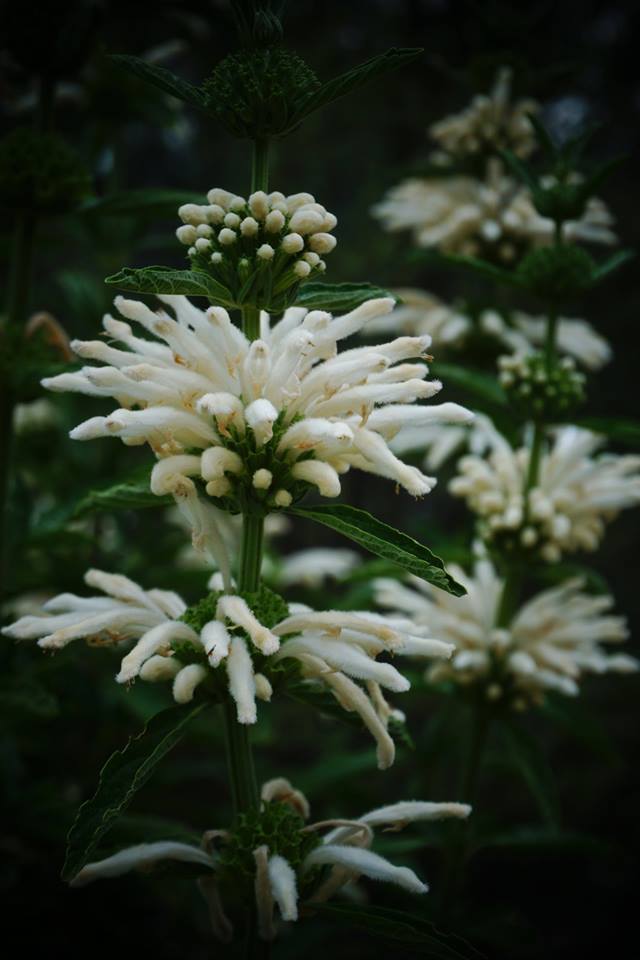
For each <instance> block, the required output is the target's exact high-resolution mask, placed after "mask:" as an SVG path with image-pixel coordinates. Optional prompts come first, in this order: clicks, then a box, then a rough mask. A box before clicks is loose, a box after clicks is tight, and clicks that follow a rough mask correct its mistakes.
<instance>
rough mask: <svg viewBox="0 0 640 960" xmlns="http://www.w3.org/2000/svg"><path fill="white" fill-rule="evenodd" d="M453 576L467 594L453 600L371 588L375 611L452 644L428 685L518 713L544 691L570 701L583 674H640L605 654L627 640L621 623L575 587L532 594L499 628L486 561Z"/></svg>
mask: <svg viewBox="0 0 640 960" xmlns="http://www.w3.org/2000/svg"><path fill="white" fill-rule="evenodd" d="M452 573H453V574H454V576H455V577H456V579H457V580H459V581H460V583H462V584H463V585H464V586H465V587H466V589H467V594H466V596H464V597H462V598H460V599H455V598H453V597H450V596H449V595H448V594H446V593H445V592H444V591H442V590H439V589H438V588H437V587H436V588H433V587H431V586H430V585H429V584H426V583H424V582H423V581H421V580H418V579H417V578H411V580H410V581H409V583H408V584H403V583H400V582H399V581H397V580H388V579H381V580H378V581H377V582H376V585H375V592H376V599H377V601H378V603H379V604H380V605H381V606H383V607H385V608H391V609H392V610H394V611H400V612H401V613H403V614H404V615H406V616H409V617H410V618H411V619H412V620H413V621H414V623H415V624H416V626H421V627H424V628H427V629H429V630H430V631H433V632H434V633H435V634H437V636H439V637H442V638H444V639H447V640H449V641H451V643H454V644H455V647H456V652H455V654H454V656H453V657H452V659H451V660H450V661H449V662H448V663H447V664H437V665H435V666H433V667H432V668H430V669H429V670H428V672H427V676H428V678H429V679H430V680H432V681H434V682H437V681H440V680H448V681H453V682H455V683H459V684H463V685H465V684H474V683H475V684H480V685H481V686H482V687H483V688H484V691H485V695H486V696H487V698H488V699H489V700H504V702H505V703H508V704H509V705H510V706H513V707H515V708H516V709H518V708H523V707H524V706H527V705H528V704H530V703H532V702H533V703H539V702H540V700H541V699H542V696H543V695H544V691H545V690H555V691H558V692H560V693H563V694H567V695H569V696H574V695H576V694H577V693H578V680H579V679H580V676H581V674H582V673H583V672H584V671H586V672H593V673H604V672H606V671H609V670H611V671H619V672H622V673H627V672H630V671H635V670H637V669H638V666H640V664H638V662H637V661H636V660H635V659H634V658H633V657H630V656H628V655H627V654H621V653H618V654H608V653H607V652H606V651H605V650H604V649H603V647H601V644H603V643H604V644H608V643H618V642H620V641H623V640H625V639H626V637H627V635H628V634H627V629H626V624H625V620H624V618H623V617H616V616H611V615H610V614H609V612H608V611H609V610H610V608H611V606H612V605H613V599H612V598H611V597H609V596H606V595H599V596H594V595H591V594H588V593H585V592H584V590H583V584H582V583H581V581H580V580H577V579H575V580H569V581H567V582H565V583H563V584H562V585H561V586H559V587H554V588H552V589H549V590H545V591H543V592H542V593H539V594H537V595H536V596H534V597H533V599H531V600H529V601H528V602H527V603H525V604H524V605H523V606H522V607H521V608H520V609H519V610H518V611H517V613H516V614H515V615H514V617H513V619H512V620H511V622H510V623H509V624H507V625H506V626H499V625H498V610H499V607H500V601H501V598H502V591H503V587H504V584H503V580H502V578H501V577H500V576H499V575H498V573H497V572H496V570H495V569H494V567H493V566H492V564H491V563H490V561H489V560H488V559H481V560H479V561H478V562H477V563H476V565H475V569H474V572H473V575H472V576H469V575H467V574H466V573H465V572H464V571H463V570H461V569H455V570H454V569H453V567H452Z"/></svg>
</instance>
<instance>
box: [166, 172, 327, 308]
mask: <svg viewBox="0 0 640 960" xmlns="http://www.w3.org/2000/svg"><path fill="white" fill-rule="evenodd" d="M207 200H208V204H205V205H202V206H200V205H198V204H196V203H185V204H183V206H181V207H180V209H179V210H178V215H179V217H180V219H181V220H182V223H183V225H182V226H181V227H178V229H177V231H176V236H177V237H178V240H179V241H180V243H182V244H184V245H185V246H186V247H188V254H189V259H190V261H191V264H192V266H193V268H194V269H196V270H199V271H203V272H204V273H207V274H208V275H210V276H211V277H213V278H214V279H215V280H216V281H217V282H218V283H219V284H221V285H222V286H223V287H224V288H225V290H226V291H228V292H229V294H230V299H231V300H232V301H233V302H234V303H238V304H240V303H246V302H250V303H259V304H260V305H261V306H263V307H267V306H268V305H269V304H271V303H272V302H273V303H274V304H277V303H283V304H284V305H286V301H282V300H281V297H282V295H284V294H285V293H286V291H287V290H289V289H290V288H292V287H294V286H295V285H297V284H298V283H299V282H300V281H301V280H306V279H307V278H309V277H311V276H314V275H317V274H320V273H322V272H323V271H324V270H325V269H326V264H325V261H324V260H323V259H322V258H323V256H325V255H326V254H328V253H331V251H332V250H333V249H334V247H335V245H336V239H335V237H334V236H332V234H331V231H332V230H333V228H334V227H335V226H336V223H337V220H336V218H335V216H334V215H333V214H332V213H329V212H328V211H327V210H326V209H325V208H324V207H323V206H322V204H319V203H316V201H315V199H314V197H313V196H312V195H311V194H310V193H296V194H293V195H291V196H289V197H285V195H284V194H283V193H279V192H273V193H269V194H267V193H265V192H264V191H263V190H259V191H257V192H256V193H252V194H251V196H250V197H249V199H248V200H247V199H245V198H244V197H239V196H237V195H235V194H233V193H229V191H228V190H222V189H220V188H215V189H213V190H210V191H209V193H208V194H207Z"/></svg>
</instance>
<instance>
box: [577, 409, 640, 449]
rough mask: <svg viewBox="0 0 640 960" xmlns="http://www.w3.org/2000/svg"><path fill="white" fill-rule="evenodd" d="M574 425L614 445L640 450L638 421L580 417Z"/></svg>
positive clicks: (618, 418) (639, 424)
mask: <svg viewBox="0 0 640 960" xmlns="http://www.w3.org/2000/svg"><path fill="white" fill-rule="evenodd" d="M575 425H576V426H578V427H583V428H584V429H585V430H592V431H593V432H594V433H601V434H603V436H605V437H608V438H609V440H613V441H614V442H615V443H622V444H624V446H625V447H631V448H632V449H634V450H637V449H638V448H640V421H638V420H627V419H626V418H624V417H582V418H580V419H579V420H576V421H575Z"/></svg>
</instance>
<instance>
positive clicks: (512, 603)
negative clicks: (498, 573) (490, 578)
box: [496, 563, 522, 627]
mask: <svg viewBox="0 0 640 960" xmlns="http://www.w3.org/2000/svg"><path fill="white" fill-rule="evenodd" d="M521 585H522V568H521V567H520V565H516V564H515V563H512V564H511V566H510V567H509V569H508V571H507V575H506V576H505V578H504V585H503V587H502V596H501V597H500V606H499V607H498V610H497V613H496V626H497V627H508V626H509V623H510V622H511V619H512V617H513V615H514V613H515V611H516V607H517V606H518V600H519V598H520V587H521Z"/></svg>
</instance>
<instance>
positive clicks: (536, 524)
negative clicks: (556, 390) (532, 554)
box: [449, 427, 640, 562]
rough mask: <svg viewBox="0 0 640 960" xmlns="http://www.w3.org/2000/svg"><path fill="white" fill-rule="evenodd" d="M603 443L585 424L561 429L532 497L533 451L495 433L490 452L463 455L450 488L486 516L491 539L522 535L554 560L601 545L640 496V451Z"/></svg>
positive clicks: (482, 519)
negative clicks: (528, 482)
mask: <svg viewBox="0 0 640 960" xmlns="http://www.w3.org/2000/svg"><path fill="white" fill-rule="evenodd" d="M602 443H603V438H601V437H598V436H597V435H596V434H594V433H591V432H589V431H588V430H582V429H580V428H578V427H561V428H559V429H558V430H556V432H555V438H554V441H553V445H552V446H551V449H550V450H549V451H548V452H546V453H545V454H543V456H542V458H541V462H540V470H539V476H538V481H537V484H536V486H535V487H533V488H532V490H531V491H530V493H529V496H528V502H527V503H525V498H524V495H523V490H524V487H525V479H526V476H527V472H528V466H529V451H528V449H526V448H522V449H520V450H515V451H514V450H512V448H511V447H510V446H509V444H508V443H507V442H506V441H505V440H504V439H503V438H502V437H500V435H499V434H497V433H494V435H493V437H492V440H491V453H490V454H489V456H488V457H487V458H486V459H483V458H481V457H479V456H467V457H463V458H462V459H461V460H460V461H459V463H458V469H459V475H458V476H457V477H454V479H453V480H452V481H451V483H450V485H449V489H450V490H451V492H452V493H453V494H454V495H456V496H460V497H464V499H465V500H466V502H467V504H468V506H469V507H470V509H471V510H473V511H474V513H476V514H477V515H478V516H479V518H480V525H481V531H482V536H483V538H484V539H486V540H492V539H495V538H497V537H501V538H502V537H505V536H508V537H511V538H516V541H519V542H520V543H521V544H522V545H524V546H531V545H532V548H533V549H535V551H537V552H538V553H539V554H540V556H541V557H542V559H544V560H547V561H549V562H554V561H556V560H557V559H559V557H560V556H561V555H562V554H563V553H565V552H570V551H575V550H595V549H596V547H597V546H598V544H599V543H600V540H601V539H602V536H603V534H604V530H605V525H606V522H607V521H608V520H611V519H612V518H613V517H615V516H616V515H617V513H618V512H619V511H620V510H623V509H625V508H627V507H631V506H634V505H636V504H638V503H640V457H638V456H636V455H628V454H627V455H617V454H611V453H603V454H600V455H596V454H597V451H598V448H599V447H600V446H602Z"/></svg>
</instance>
